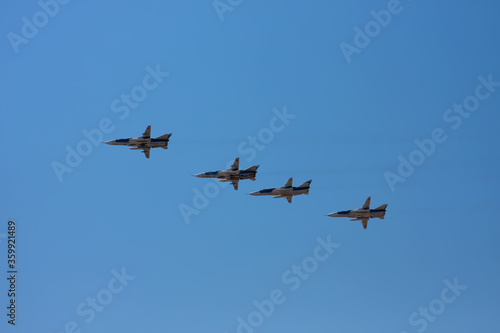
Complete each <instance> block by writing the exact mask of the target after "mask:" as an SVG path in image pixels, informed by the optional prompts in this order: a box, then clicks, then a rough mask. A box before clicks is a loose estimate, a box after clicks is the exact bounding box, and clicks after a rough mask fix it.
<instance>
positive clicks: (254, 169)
mask: <svg viewBox="0 0 500 333" xmlns="http://www.w3.org/2000/svg"><path fill="white" fill-rule="evenodd" d="M259 166H260V165H254V166H251V167H250V168H248V169H245V171H257V169H258V168H259Z"/></svg>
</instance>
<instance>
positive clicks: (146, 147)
mask: <svg viewBox="0 0 500 333" xmlns="http://www.w3.org/2000/svg"><path fill="white" fill-rule="evenodd" d="M171 135H172V133H169V134H164V135H162V136H159V137H157V138H151V125H149V126H148V127H147V128H146V131H145V132H144V133H143V134H142V136H139V137H137V138H128V139H117V140H110V141H106V142H104V143H106V144H108V145H113V146H131V147H132V148H130V149H132V150H140V149H142V152H143V153H144V155H146V158H149V151H150V149H151V148H157V147H161V148H163V149H168V140H169V139H170V136H171Z"/></svg>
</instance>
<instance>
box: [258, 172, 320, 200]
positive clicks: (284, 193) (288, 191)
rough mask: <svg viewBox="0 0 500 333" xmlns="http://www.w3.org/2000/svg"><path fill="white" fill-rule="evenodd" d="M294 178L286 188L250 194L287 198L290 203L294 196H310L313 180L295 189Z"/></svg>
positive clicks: (287, 183) (289, 180)
mask: <svg viewBox="0 0 500 333" xmlns="http://www.w3.org/2000/svg"><path fill="white" fill-rule="evenodd" d="M292 181H293V178H290V179H288V181H287V182H286V184H285V186H283V187H276V188H268V189H264V190H260V191H255V192H252V193H250V194H251V195H274V196H273V198H286V200H287V201H288V203H292V197H293V196H294V195H300V194H309V186H310V185H311V182H312V180H308V181H307V182H305V183H304V184H302V185H300V186H297V187H293V186H292Z"/></svg>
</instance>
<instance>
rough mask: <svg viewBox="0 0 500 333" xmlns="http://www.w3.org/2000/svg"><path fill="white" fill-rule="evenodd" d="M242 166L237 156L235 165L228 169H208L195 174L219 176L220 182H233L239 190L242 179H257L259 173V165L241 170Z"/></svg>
mask: <svg viewBox="0 0 500 333" xmlns="http://www.w3.org/2000/svg"><path fill="white" fill-rule="evenodd" d="M239 168H240V158H239V157H237V158H236V159H235V160H234V163H233V165H232V166H231V168H230V169H227V170H218V171H208V172H203V173H199V174H197V175H195V176H196V177H199V178H219V179H220V180H219V181H220V182H231V183H233V187H234V189H235V190H238V182H239V181H240V180H241V179H251V180H255V175H256V174H257V169H258V168H259V166H258V165H254V166H251V167H250V168H248V169H245V170H239Z"/></svg>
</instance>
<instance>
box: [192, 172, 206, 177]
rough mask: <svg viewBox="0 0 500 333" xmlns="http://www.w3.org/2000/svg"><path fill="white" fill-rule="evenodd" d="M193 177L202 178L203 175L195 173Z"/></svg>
mask: <svg viewBox="0 0 500 333" xmlns="http://www.w3.org/2000/svg"><path fill="white" fill-rule="evenodd" d="M193 176H195V177H198V178H203V176H205V174H204V173H197V174H196V175H193Z"/></svg>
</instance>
